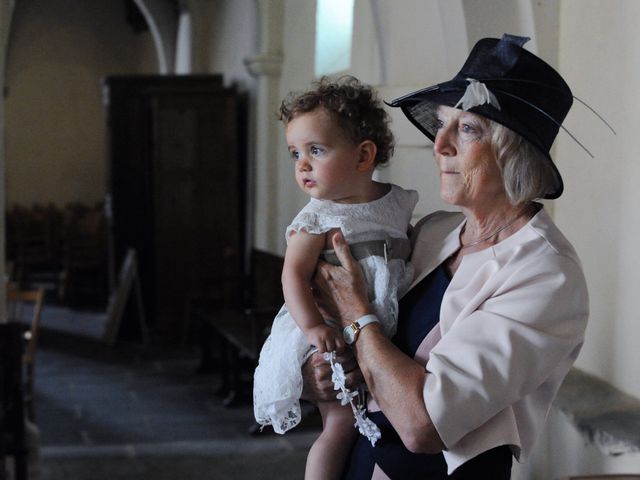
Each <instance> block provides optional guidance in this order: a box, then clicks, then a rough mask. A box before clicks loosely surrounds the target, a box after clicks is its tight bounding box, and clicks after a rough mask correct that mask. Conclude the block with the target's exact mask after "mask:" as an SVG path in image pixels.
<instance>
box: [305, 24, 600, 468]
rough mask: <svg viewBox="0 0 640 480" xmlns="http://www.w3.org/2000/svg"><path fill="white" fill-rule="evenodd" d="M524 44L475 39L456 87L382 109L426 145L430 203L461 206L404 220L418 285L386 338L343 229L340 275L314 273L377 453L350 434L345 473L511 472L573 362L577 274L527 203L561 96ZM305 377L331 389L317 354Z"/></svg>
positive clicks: (552, 170)
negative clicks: (432, 179)
mask: <svg viewBox="0 0 640 480" xmlns="http://www.w3.org/2000/svg"><path fill="white" fill-rule="evenodd" d="M527 40H528V39H526V38H522V37H515V36H511V35H505V36H503V38H502V39H500V40H498V39H483V40H480V41H479V42H478V43H477V44H476V46H475V47H474V48H473V50H472V52H471V53H470V55H469V58H468V59H467V61H466V63H465V65H464V66H463V68H462V70H461V71H460V73H459V74H458V75H457V76H456V77H455V78H454V79H453V80H451V81H449V82H446V83H442V84H439V85H436V86H433V87H430V88H426V89H423V90H420V91H417V92H414V93H411V94H409V95H406V96H404V97H402V98H399V99H397V100H395V101H394V102H393V103H392V106H395V107H400V108H402V111H403V112H404V113H405V114H406V116H407V117H408V118H409V120H410V121H411V122H412V123H413V124H415V125H416V127H418V128H419V129H420V130H421V131H422V132H423V133H424V134H425V135H426V136H427V137H429V138H430V139H432V140H433V141H434V153H435V159H436V163H437V166H438V168H439V170H440V194H441V197H442V199H443V200H444V201H445V202H447V203H449V204H451V205H455V206H456V207H459V210H461V213H450V212H436V213H433V214H431V215H429V216H427V217H426V218H424V219H422V220H421V221H420V222H419V223H418V224H417V225H416V226H415V228H414V230H413V234H412V242H413V254H412V257H411V261H412V263H413V264H414V266H415V269H416V278H415V280H414V282H413V286H412V288H411V290H410V291H409V292H408V293H407V294H406V295H405V296H404V298H403V299H402V300H401V302H400V315H399V325H398V333H397V334H396V336H395V337H394V338H393V339H391V340H389V339H388V338H386V337H385V336H384V335H383V333H382V329H381V328H380V326H379V324H378V323H376V322H375V321H371V320H372V317H371V313H372V310H371V307H370V304H369V301H368V299H367V296H366V295H367V294H366V289H365V286H364V281H363V278H362V273H361V272H360V270H359V268H358V266H357V263H356V262H355V261H354V260H353V258H352V257H351V256H350V253H349V250H348V247H347V246H346V245H345V243H344V240H343V238H342V237H341V236H340V235H339V234H337V235H335V237H334V239H333V241H334V246H335V250H336V253H337V255H338V256H339V258H340V261H341V263H342V266H341V267H335V266H332V265H329V264H321V265H320V267H319V268H318V273H317V274H316V279H315V281H316V290H317V291H318V302H319V303H320V304H322V306H323V308H324V309H325V310H326V311H327V312H328V313H329V314H331V315H332V316H333V317H334V318H339V319H340V322H341V323H342V325H343V326H344V329H345V339H346V340H347V343H351V346H352V348H353V352H354V354H355V359H356V360H357V364H358V366H359V369H360V371H361V374H362V376H363V377H364V380H365V382H366V385H367V387H368V391H369V394H370V401H369V405H368V407H369V417H370V418H371V419H372V420H373V421H374V422H375V423H377V424H378V426H379V427H380V429H381V431H382V438H381V440H380V441H379V442H378V443H377V444H376V445H375V446H371V444H370V443H369V442H368V441H367V440H366V439H365V438H364V437H361V438H360V440H359V441H358V442H357V444H356V445H355V447H354V448H353V450H352V453H351V457H350V463H349V465H348V466H347V469H346V471H345V473H344V476H345V478H348V479H371V478H376V479H379V478H392V479H412V478H420V479H425V478H427V479H441V478H457V479H461V478H464V479H471V478H473V479H477V478H491V479H492V480H499V479H508V478H510V475H511V473H510V472H511V463H512V456H515V458H516V459H517V460H519V461H524V460H526V459H527V457H528V456H529V455H530V453H531V452H532V449H533V446H534V442H535V440H536V438H537V437H538V435H539V433H540V431H541V429H542V426H543V424H544V421H545V418H546V415H547V413H548V411H549V408H550V406H551V403H552V400H553V398H554V396H555V395H556V393H557V391H558V388H559V386H560V384H561V382H562V380H563V378H564V377H565V375H566V374H567V372H568V371H569V369H570V367H571V365H572V364H573V362H574V361H575V359H576V357H577V355H578V352H579V350H580V347H581V345H582V342H583V336H584V330H585V326H586V322H587V316H588V297H587V288H586V284H585V279H584V276H583V272H582V268H581V265H580V261H579V259H578V257H577V255H576V252H575V251H574V249H573V247H572V246H571V244H570V243H569V242H568V241H567V239H566V238H565V237H564V236H563V235H562V233H561V232H560V230H559V229H558V228H557V227H556V226H555V225H554V223H553V221H552V220H551V218H550V217H549V215H548V214H547V212H546V211H545V209H544V207H543V206H542V205H541V204H540V203H537V202H535V200H536V199H540V198H557V197H558V196H560V194H561V193H562V191H563V183H562V179H561V177H560V174H559V172H558V170H557V169H556V167H555V166H554V164H553V162H552V160H551V157H550V155H549V149H550V148H551V144H552V143H553V141H554V138H555V136H556V134H557V133H558V130H559V127H560V125H561V123H562V121H563V120H564V118H565V116H566V114H567V112H568V111H569V108H570V106H571V104H572V100H573V97H572V94H571V91H570V90H569V87H568V86H567V85H566V83H565V82H564V81H563V79H562V78H561V77H560V75H559V74H558V73H557V72H556V71H555V70H553V69H552V68H551V67H550V66H549V65H547V64H546V63H545V62H544V61H542V60H541V59H540V58H538V57H536V56H535V55H533V54H531V53H530V52H528V51H526V50H525V49H523V48H522V45H523V44H524V43H525V42H526V41H527ZM363 318H364V321H363V320H362V319H363ZM373 320H375V319H373ZM359 321H360V322H362V323H364V324H366V326H362V327H361V326H360V324H359ZM345 368H347V369H349V367H348V366H346V367H345ZM354 374H355V372H352V374H351V375H354ZM304 377H305V396H306V398H309V399H315V400H327V399H329V398H332V397H333V396H334V395H335V393H332V392H331V383H330V378H329V377H330V375H329V374H328V372H327V367H326V365H325V364H324V363H323V360H322V359H321V358H319V357H318V356H316V357H312V358H311V359H310V360H309V361H308V362H307V364H306V365H305V367H304ZM448 475H449V476H448Z"/></svg>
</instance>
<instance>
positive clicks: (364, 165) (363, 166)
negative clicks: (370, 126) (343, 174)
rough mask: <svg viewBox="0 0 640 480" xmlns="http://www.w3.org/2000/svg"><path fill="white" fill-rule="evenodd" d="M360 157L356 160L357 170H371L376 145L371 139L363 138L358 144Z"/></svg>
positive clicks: (374, 158) (374, 159)
mask: <svg viewBox="0 0 640 480" xmlns="http://www.w3.org/2000/svg"><path fill="white" fill-rule="evenodd" d="M358 149H359V155H360V159H359V161H358V170H359V171H361V172H365V171H367V170H373V169H374V168H375V167H376V154H377V153H378V147H377V146H376V144H375V143H373V142H372V141H371V140H365V141H364V142H362V143H361V144H360V145H359V146H358Z"/></svg>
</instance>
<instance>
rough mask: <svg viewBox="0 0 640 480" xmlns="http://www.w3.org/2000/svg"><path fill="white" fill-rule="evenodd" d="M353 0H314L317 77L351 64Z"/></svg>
mask: <svg viewBox="0 0 640 480" xmlns="http://www.w3.org/2000/svg"><path fill="white" fill-rule="evenodd" d="M353 2H354V0H317V7H316V52H315V74H316V76H318V77H319V76H322V75H330V74H332V73H336V72H340V71H343V70H347V69H348V68H349V67H350V66H351V39H352V37H353Z"/></svg>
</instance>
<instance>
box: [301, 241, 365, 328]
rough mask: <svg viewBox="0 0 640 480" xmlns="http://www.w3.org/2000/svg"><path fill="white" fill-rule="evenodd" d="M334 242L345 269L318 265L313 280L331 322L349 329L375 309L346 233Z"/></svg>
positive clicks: (319, 303) (324, 311) (323, 263)
mask: <svg viewBox="0 0 640 480" xmlns="http://www.w3.org/2000/svg"><path fill="white" fill-rule="evenodd" d="M332 242H333V248H334V250H335V252H336V255H337V257H338V260H340V264H341V266H335V265H331V264H330V263H327V262H322V261H321V262H318V268H317V269H316V273H315V275H314V277H313V291H314V295H315V298H316V303H317V304H318V308H320V310H321V311H323V313H324V314H326V315H327V316H328V317H329V318H332V319H334V320H336V321H338V322H340V323H341V325H342V326H346V325H349V324H351V323H352V322H354V321H356V320H357V319H358V318H360V317H362V316H363V315H366V314H368V313H371V307H370V306H369V299H368V298H367V285H366V282H365V279H364V275H363V273H362V270H361V268H360V265H358V262H357V261H356V259H355V258H353V256H352V255H351V252H350V251H349V246H348V245H347V243H346V242H345V241H344V237H343V236H342V233H340V232H338V233H336V234H334V235H333V237H332Z"/></svg>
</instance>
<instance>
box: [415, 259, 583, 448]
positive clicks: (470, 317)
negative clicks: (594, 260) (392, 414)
mask: <svg viewBox="0 0 640 480" xmlns="http://www.w3.org/2000/svg"><path fill="white" fill-rule="evenodd" d="M587 316H588V296H587V288H586V282H585V279H584V275H583V273H582V268H581V266H580V265H579V263H577V262H576V260H575V259H573V258H570V257H567V256H563V255H559V254H556V255H546V256H544V257H543V258H540V257H536V258H534V259H532V261H529V262H526V263H523V264H522V265H521V266H520V267H519V268H518V270H517V271H514V272H512V274H511V275H509V276H508V279H507V280H506V281H504V282H503V283H502V284H501V285H500V287H499V288H497V289H496V290H495V291H494V292H493V294H492V295H490V296H489V297H488V298H487V299H485V300H484V301H483V302H482V303H481V304H480V305H479V306H477V308H475V309H474V310H473V311H471V312H469V313H467V314H465V315H461V316H460V318H458V319H456V321H455V322H454V323H453V324H452V325H451V327H450V329H449V330H448V331H446V332H445V334H444V335H443V337H442V339H441V340H440V342H439V343H438V344H437V345H436V346H435V347H434V348H433V350H432V351H431V353H430V356H429V361H428V363H427V366H426V368H427V371H428V372H429V374H428V375H427V379H426V382H425V386H424V400H425V405H426V407H427V410H428V412H429V415H430V417H431V419H432V421H433V423H434V425H435V427H436V429H437V430H438V433H439V434H440V436H441V438H442V440H443V442H444V443H445V445H447V447H450V446H452V445H454V444H456V442H458V441H459V440H460V439H461V438H462V437H464V436H465V435H466V434H468V433H470V432H471V431H473V430H475V429H476V428H478V427H480V426H481V425H483V424H485V423H486V422H487V421H489V420H490V419H491V418H493V417H494V416H495V415H496V414H498V413H499V412H501V411H502V410H504V409H505V408H506V407H508V406H510V405H513V404H514V403H515V402H517V401H518V400H520V399H522V398H523V397H525V396H527V395H528V394H530V393H531V392H533V391H535V390H538V389H540V388H547V385H543V384H544V383H545V381H546V380H547V379H549V378H550V377H551V376H552V375H562V376H564V374H566V373H567V372H566V371H565V370H568V369H569V368H570V366H571V364H572V363H573V361H574V360H575V357H576V356H577V353H578V351H579V349H580V347H581V345H582V342H583V338H584V330H585V327H586V321H587ZM560 370H562V371H560ZM549 385H556V382H549ZM554 388H557V387H554ZM552 395H555V392H553V393H552Z"/></svg>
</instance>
